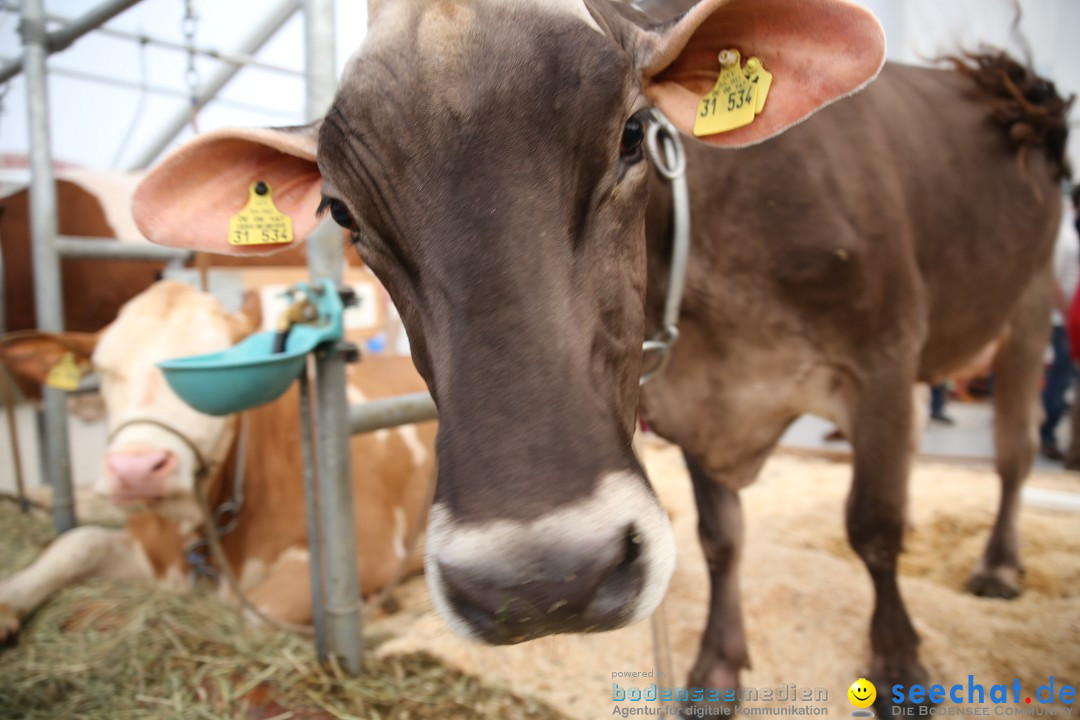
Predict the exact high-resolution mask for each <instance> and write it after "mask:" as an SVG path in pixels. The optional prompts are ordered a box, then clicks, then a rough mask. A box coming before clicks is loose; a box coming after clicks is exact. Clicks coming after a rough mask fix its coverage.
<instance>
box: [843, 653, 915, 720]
mask: <svg viewBox="0 0 1080 720" xmlns="http://www.w3.org/2000/svg"><path fill="white" fill-rule="evenodd" d="M866 677H868V678H869V679H870V682H872V683H873V684H874V688H875V693H876V697H875V698H874V704H873V706H874V709H875V710H876V711H877V717H879V718H891V717H893V716H896V715H904V716H906V715H917V714H918V713H919V711H918V710H914V709H911V710H908V709H909V708H914V707H915V706H916V703H913V702H911V700H910V699H909V698H908V697H907V696H906V695H905V696H904V698H903V701H902V702H900V703H897V702H895V701H894V694H893V687H895V686H897V685H901V686H903V687H904V688H910V687H913V686H915V685H922V686H923V687H928V686H929V680H930V674H929V673H928V672H926V668H924V667H923V666H922V663H920V662H919V658H918V655H916V654H914V652H913V653H910V654H908V653H900V654H897V655H894V656H892V657H886V656H878V657H875V658H874V661H873V662H872V663H871V665H870V674H869V675H867V676H866ZM897 707H900V708H905V710H895V709H894V708H897ZM856 717H858V716H856Z"/></svg>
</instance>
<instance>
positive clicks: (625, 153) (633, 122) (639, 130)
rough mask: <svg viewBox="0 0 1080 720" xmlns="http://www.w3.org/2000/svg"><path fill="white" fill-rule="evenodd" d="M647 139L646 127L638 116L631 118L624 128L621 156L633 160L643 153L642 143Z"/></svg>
mask: <svg viewBox="0 0 1080 720" xmlns="http://www.w3.org/2000/svg"><path fill="white" fill-rule="evenodd" d="M644 139H645V126H644V125H643V124H642V122H641V120H640V119H638V117H637V116H634V117H631V118H630V119H629V120H627V121H626V125H624V126H623V131H622V142H621V143H620V145H619V154H620V155H621V156H622V157H623V158H631V157H633V156H634V155H637V154H640V153H641V141H642V140H644Z"/></svg>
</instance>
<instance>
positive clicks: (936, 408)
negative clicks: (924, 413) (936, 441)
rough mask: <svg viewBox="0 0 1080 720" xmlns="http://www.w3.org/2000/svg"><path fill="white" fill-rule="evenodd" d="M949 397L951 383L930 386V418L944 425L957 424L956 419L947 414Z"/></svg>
mask: <svg viewBox="0 0 1080 720" xmlns="http://www.w3.org/2000/svg"><path fill="white" fill-rule="evenodd" d="M948 399H949V383H947V382H943V383H941V384H940V385H932V386H931V387H930V419H931V420H933V421H934V422H939V423H941V424H942V425H955V424H956V421H955V420H953V419H952V418H951V417H949V416H948V415H946V414H945V403H946V402H947V401H948Z"/></svg>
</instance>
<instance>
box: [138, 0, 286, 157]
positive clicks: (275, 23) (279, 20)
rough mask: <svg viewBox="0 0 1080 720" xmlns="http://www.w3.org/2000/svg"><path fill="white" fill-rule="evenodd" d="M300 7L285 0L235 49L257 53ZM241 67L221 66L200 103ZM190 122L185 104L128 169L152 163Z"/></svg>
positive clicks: (202, 90)
mask: <svg viewBox="0 0 1080 720" xmlns="http://www.w3.org/2000/svg"><path fill="white" fill-rule="evenodd" d="M299 9H300V0H285V1H284V2H283V3H282V4H281V5H279V6H278V7H277V8H276V9H275V10H274V11H273V12H271V13H270V14H268V15H267V16H266V18H265V19H264V20H263V21H262V22H261V23H260V24H258V25H257V26H255V29H254V30H252V31H251V33H250V34H249V35H248V36H247V37H246V38H245V39H244V41H243V42H242V43H241V44H240V46H239V47H238V48H236V52H238V53H242V54H244V55H254V54H255V53H257V52H258V51H259V50H260V49H261V48H262V46H263V45H265V44H266V43H267V42H269V41H270V38H272V37H274V35H276V34H277V31H278V30H280V29H281V27H282V26H283V25H284V24H285V23H287V22H288V21H289V18H291V17H292V16H293V15H294V14H295V13H296V11H297V10H299ZM242 69H243V66H242V65H226V66H225V67H222V68H221V69H219V70H218V71H217V72H216V73H215V74H214V75H212V76H211V77H210V79H209V80H208V81H207V83H206V84H205V85H204V86H203V87H201V88H199V90H198V93H197V95H198V103H199V105H205V104H206V103H208V102H210V101H211V100H213V99H214V97H215V96H216V95H217V94H218V93H219V92H221V89H222V88H224V87H225V86H226V85H227V84H228V83H229V81H230V80H232V79H233V78H234V77H236V74H237V73H238V72H240V71H241V70H242ZM189 122H191V108H190V107H185V108H184V109H183V110H182V111H180V112H177V113H176V115H174V116H173V117H172V118H170V119H169V120H168V122H166V123H164V124H163V125H162V127H161V130H160V131H159V132H158V134H157V135H156V136H155V137H154V139H153V140H152V141H150V143H149V144H147V146H146V148H145V149H144V150H143V151H142V152H141V153H139V155H138V157H136V158H135V160H134V161H133V162H132V163H131V164H130V165H129V167H128V169H130V170H141V169H142V168H145V167H147V166H149V165H150V163H152V162H153V161H154V159H155V158H156V157H157V156H158V155H160V154H161V153H162V152H163V151H164V150H165V148H167V147H168V146H169V143H171V142H172V141H173V140H175V139H176V136H177V135H179V134H180V133H181V132H182V131H183V130H184V128H185V127H186V126H187V124H188V123H189Z"/></svg>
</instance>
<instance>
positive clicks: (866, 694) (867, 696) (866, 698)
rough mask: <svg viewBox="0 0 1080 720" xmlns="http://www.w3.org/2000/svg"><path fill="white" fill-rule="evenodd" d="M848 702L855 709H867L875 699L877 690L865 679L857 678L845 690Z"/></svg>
mask: <svg viewBox="0 0 1080 720" xmlns="http://www.w3.org/2000/svg"><path fill="white" fill-rule="evenodd" d="M847 696H848V700H850V701H851V704H852V705H854V706H855V707H857V708H868V707H870V706H871V705H873V704H874V700H876V699H877V688H875V687H874V683H872V682H870V681H869V680H867V679H866V678H859V679H858V680H856V681H855V682H853V683H851V687H849V688H848V689H847Z"/></svg>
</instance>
